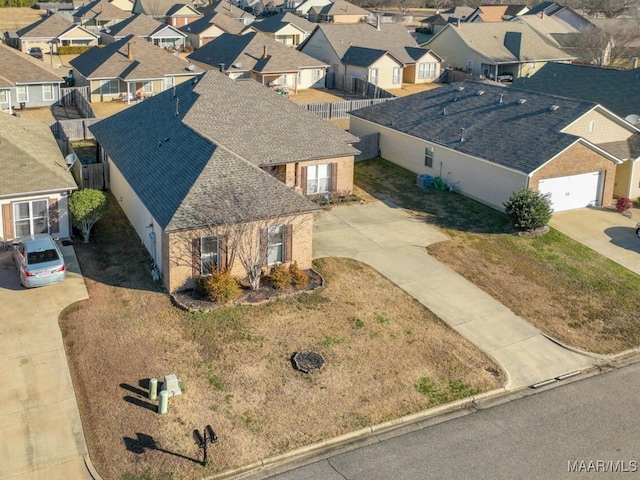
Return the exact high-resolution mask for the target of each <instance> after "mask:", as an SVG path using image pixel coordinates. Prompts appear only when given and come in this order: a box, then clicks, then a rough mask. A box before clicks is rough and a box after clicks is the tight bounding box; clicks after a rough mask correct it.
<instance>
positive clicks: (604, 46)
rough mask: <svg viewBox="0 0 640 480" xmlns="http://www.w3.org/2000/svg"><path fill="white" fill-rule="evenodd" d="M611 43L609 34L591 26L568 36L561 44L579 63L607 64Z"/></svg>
mask: <svg viewBox="0 0 640 480" xmlns="http://www.w3.org/2000/svg"><path fill="white" fill-rule="evenodd" d="M612 44H613V41H612V38H611V35H609V34H608V33H607V32H605V31H604V30H601V29H599V28H591V29H589V30H587V31H585V32H582V33H578V34H574V35H571V36H568V37H567V38H566V39H565V40H564V42H563V45H562V46H563V48H564V49H565V50H566V51H568V52H570V53H572V54H573V55H575V56H576V57H577V60H578V62H580V63H585V64H588V65H597V66H603V65H608V64H609V61H610V56H611V45H612Z"/></svg>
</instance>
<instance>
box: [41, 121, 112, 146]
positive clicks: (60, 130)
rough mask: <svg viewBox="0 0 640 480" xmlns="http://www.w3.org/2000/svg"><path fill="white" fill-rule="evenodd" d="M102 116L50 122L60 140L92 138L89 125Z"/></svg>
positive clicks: (52, 130)
mask: <svg viewBox="0 0 640 480" xmlns="http://www.w3.org/2000/svg"><path fill="white" fill-rule="evenodd" d="M100 120H101V119H100V118H78V119H75V120H58V121H57V122H53V123H50V124H49V128H50V129H51V132H53V136H54V137H56V138H57V139H59V140H71V141H75V140H91V139H93V138H94V137H93V134H92V133H91V131H90V130H89V126H91V125H93V124H94V123H98V122H99V121H100Z"/></svg>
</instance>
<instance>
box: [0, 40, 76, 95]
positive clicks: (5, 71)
mask: <svg viewBox="0 0 640 480" xmlns="http://www.w3.org/2000/svg"><path fill="white" fill-rule="evenodd" d="M0 65H2V70H0V80H5V82H3V83H6V84H8V85H10V86H12V87H15V86H16V85H25V84H33V83H36V84H38V83H63V82H64V80H63V79H62V75H63V74H66V70H64V71H60V72H57V71H55V70H54V69H52V68H50V67H49V66H47V65H46V62H43V61H42V60H37V59H35V58H33V57H31V56H29V55H26V54H24V53H22V52H20V51H18V50H16V49H15V48H11V47H7V46H6V45H2V44H0Z"/></svg>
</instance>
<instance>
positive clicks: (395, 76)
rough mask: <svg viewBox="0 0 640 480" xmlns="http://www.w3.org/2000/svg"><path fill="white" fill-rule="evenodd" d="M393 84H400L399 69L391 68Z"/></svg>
mask: <svg viewBox="0 0 640 480" xmlns="http://www.w3.org/2000/svg"><path fill="white" fill-rule="evenodd" d="M393 83H394V84H398V83H400V67H393Z"/></svg>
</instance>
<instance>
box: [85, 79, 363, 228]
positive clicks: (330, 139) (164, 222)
mask: <svg viewBox="0 0 640 480" xmlns="http://www.w3.org/2000/svg"><path fill="white" fill-rule="evenodd" d="M174 93H175V98H174ZM176 109H177V110H178V114H177V115H176ZM274 119H276V121H274ZM281 125H282V127H281ZM132 126H134V127H133V128H132ZM90 129H91V131H92V132H93V134H94V135H95V136H96V138H97V140H98V142H99V143H100V144H101V145H102V146H103V147H104V148H105V149H106V151H107V152H108V153H109V156H110V157H111V159H112V161H113V162H114V164H115V165H116V167H117V168H118V169H119V170H120V171H121V172H122V173H123V175H124V176H125V178H127V179H128V181H129V183H130V185H131V186H132V188H133V189H134V191H135V192H136V194H137V195H138V196H139V197H140V199H141V200H142V202H143V203H144V205H145V206H146V207H147V208H148V209H149V211H150V213H151V215H152V216H153V217H154V218H155V219H156V220H157V221H158V222H159V223H160V225H161V227H162V228H163V229H166V230H167V231H172V230H180V229H188V228H194V227H196V226H199V225H204V224H216V223H221V222H223V221H224V220H226V219H225V218H223V216H221V214H220V213H219V211H220V210H221V208H220V207H221V206H222V207H223V208H222V210H224V206H226V205H228V201H229V199H230V198H232V199H238V201H239V202H240V203H241V204H242V208H240V209H238V210H237V211H238V214H239V215H240V216H241V218H240V219H239V220H252V219H257V218H264V217H265V216H268V215H272V214H273V212H274V209H277V210H278V211H279V212H281V213H282V214H296V213H302V212H311V211H314V210H316V209H317V207H316V206H315V205H314V204H313V203H311V202H309V200H307V199H306V198H305V197H303V196H302V195H299V194H297V193H296V192H295V191H293V189H291V188H289V187H287V186H285V185H284V184H283V183H281V182H280V181H278V180H277V179H275V178H274V177H272V176H271V175H269V174H268V173H267V172H265V171H263V170H261V169H260V168H259V167H258V166H259V165H268V164H269V163H287V162H295V161H298V160H309V159H313V158H330V157H331V156H332V155H334V156H343V155H353V154H354V153H355V152H356V151H355V149H353V147H351V146H350V145H348V142H353V141H354V140H355V137H353V136H352V135H350V134H348V133H346V132H344V131H341V130H338V129H337V128H334V127H332V126H331V125H329V124H328V123H326V122H324V121H322V120H321V119H320V118H317V117H315V116H314V115H313V114H310V113H309V112H307V111H305V110H303V109H301V108H300V107H298V106H297V105H295V104H293V103H291V102H289V101H288V100H287V99H285V98H282V97H281V96H279V95H276V94H274V93H273V92H271V91H270V90H268V89H265V88H264V87H262V86H261V85H259V84H258V83H257V82H253V81H234V80H231V79H229V78H228V77H226V76H225V75H222V74H220V73H219V72H216V71H211V72H207V73H206V74H205V75H204V76H202V77H201V78H200V80H199V81H198V82H197V84H194V82H185V83H182V84H180V85H178V86H177V87H176V88H175V90H169V91H166V92H163V93H162V94H160V95H156V96H154V97H152V98H151V99H149V100H145V101H144V102H142V103H140V104H138V105H136V106H134V107H131V108H129V109H127V110H124V111H123V112H121V113H119V114H116V115H114V116H112V117H109V118H107V119H105V120H102V121H101V122H99V123H96V124H94V125H92V126H91V127H90ZM285 139H286V140H285ZM247 206H248V207H249V208H246V207H247ZM225 216H226V215H225Z"/></svg>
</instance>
